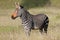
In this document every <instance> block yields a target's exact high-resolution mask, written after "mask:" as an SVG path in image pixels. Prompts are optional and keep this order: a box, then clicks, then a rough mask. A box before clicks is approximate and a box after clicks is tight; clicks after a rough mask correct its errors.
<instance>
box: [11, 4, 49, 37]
mask: <svg viewBox="0 0 60 40" xmlns="http://www.w3.org/2000/svg"><path fill="white" fill-rule="evenodd" d="M15 5H16V10H15V12H14V13H13V14H12V16H11V18H12V19H16V18H17V17H20V18H21V19H22V24H23V27H24V31H25V33H26V34H27V35H28V36H29V35H30V32H31V30H32V29H39V30H40V32H41V33H42V32H43V31H44V32H45V33H47V28H48V23H49V19H48V17H47V16H46V15H45V14H38V15H31V14H30V13H29V12H28V11H27V10H26V9H24V7H23V6H21V5H19V4H17V3H16V4H15Z"/></svg>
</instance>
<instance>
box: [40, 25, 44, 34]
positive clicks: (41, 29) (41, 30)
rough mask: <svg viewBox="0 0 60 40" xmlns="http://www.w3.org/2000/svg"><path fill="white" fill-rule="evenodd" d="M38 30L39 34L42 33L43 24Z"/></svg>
mask: <svg viewBox="0 0 60 40" xmlns="http://www.w3.org/2000/svg"><path fill="white" fill-rule="evenodd" d="M39 31H40V32H41V34H42V33H43V26H42V27H40V28H39Z"/></svg>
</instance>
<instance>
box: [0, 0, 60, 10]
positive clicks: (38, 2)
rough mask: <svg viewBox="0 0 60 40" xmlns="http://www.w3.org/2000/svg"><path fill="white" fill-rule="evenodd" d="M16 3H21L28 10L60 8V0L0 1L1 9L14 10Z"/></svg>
mask: <svg viewBox="0 0 60 40" xmlns="http://www.w3.org/2000/svg"><path fill="white" fill-rule="evenodd" d="M15 2H19V3H20V4H21V5H23V6H24V7H25V8H27V9H29V8H34V7H44V6H54V7H60V0H0V8H1V9H11V8H14V3H15Z"/></svg>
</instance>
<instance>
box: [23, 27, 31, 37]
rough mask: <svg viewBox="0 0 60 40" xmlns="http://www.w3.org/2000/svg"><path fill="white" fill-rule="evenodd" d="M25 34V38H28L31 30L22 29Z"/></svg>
mask: <svg viewBox="0 0 60 40" xmlns="http://www.w3.org/2000/svg"><path fill="white" fill-rule="evenodd" d="M24 31H25V34H26V36H27V37H29V36H30V32H31V29H30V28H24Z"/></svg>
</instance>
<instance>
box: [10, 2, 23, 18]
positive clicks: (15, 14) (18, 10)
mask: <svg viewBox="0 0 60 40" xmlns="http://www.w3.org/2000/svg"><path fill="white" fill-rule="evenodd" d="M15 6H16V9H15V11H14V12H13V14H12V16H11V18H12V19H16V18H17V17H21V16H22V9H23V6H21V5H19V3H15Z"/></svg>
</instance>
